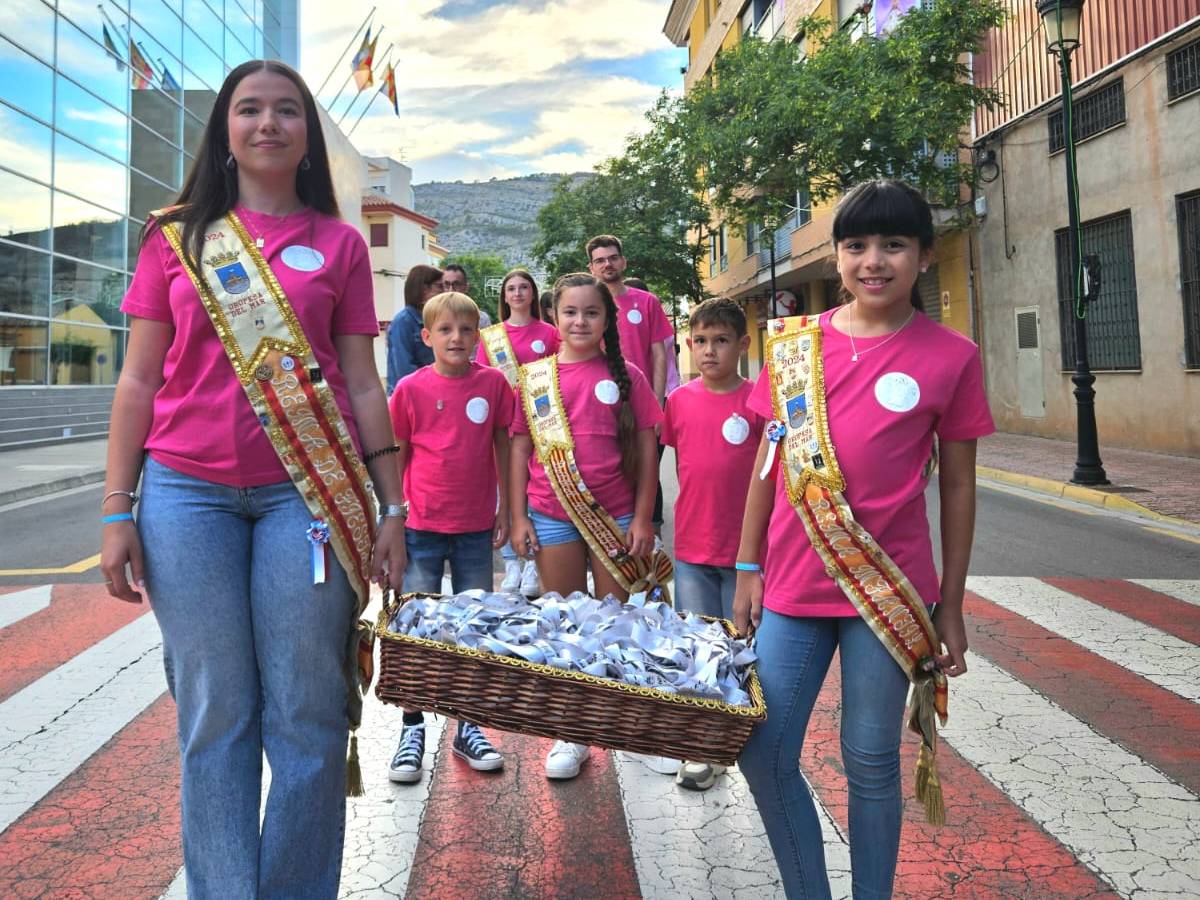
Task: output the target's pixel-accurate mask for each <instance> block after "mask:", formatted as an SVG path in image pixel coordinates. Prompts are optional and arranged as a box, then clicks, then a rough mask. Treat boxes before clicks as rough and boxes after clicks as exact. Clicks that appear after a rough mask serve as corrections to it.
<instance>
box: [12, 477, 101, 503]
mask: <svg viewBox="0 0 1200 900" xmlns="http://www.w3.org/2000/svg"><path fill="white" fill-rule="evenodd" d="M103 480H104V470H103V469H98V470H96V471H95V472H84V473H83V474H82V475H69V476H68V477H66V478H59V479H56V480H55V481H43V482H41V483H40V484H27V485H25V486H24V487H19V488H12V489H11V490H7V491H0V506H7V505H8V504H9V503H19V502H20V501H22V500H30V499H32V498H34V497H42V496H45V495H46V494H57V493H58V492H59V491H68V490H70V489H71V488H77V487H83V486H84V485H87V484H96V483H97V482H101V481H103Z"/></svg>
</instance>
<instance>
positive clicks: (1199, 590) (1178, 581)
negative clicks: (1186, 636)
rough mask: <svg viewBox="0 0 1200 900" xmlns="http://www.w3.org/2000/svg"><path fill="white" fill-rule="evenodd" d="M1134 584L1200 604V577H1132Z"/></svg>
mask: <svg viewBox="0 0 1200 900" xmlns="http://www.w3.org/2000/svg"><path fill="white" fill-rule="evenodd" d="M1129 580H1130V581H1132V582H1133V583H1134V584H1140V585H1141V586H1142V587H1147V588H1150V590H1152V591H1158V592H1159V593H1160V594H1167V595H1169V596H1171V597H1174V598H1175V599H1176V600H1182V601H1183V602H1184V603H1190V604H1192V605H1193V606H1200V579H1191V580H1184V579H1182V578H1130V579H1129Z"/></svg>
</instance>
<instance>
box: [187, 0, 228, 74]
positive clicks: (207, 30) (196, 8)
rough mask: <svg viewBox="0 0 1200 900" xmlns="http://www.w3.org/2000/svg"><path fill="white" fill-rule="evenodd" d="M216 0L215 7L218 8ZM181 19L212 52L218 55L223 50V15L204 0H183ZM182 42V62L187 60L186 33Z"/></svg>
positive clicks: (218, 4)
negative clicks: (213, 9) (214, 10)
mask: <svg viewBox="0 0 1200 900" xmlns="http://www.w3.org/2000/svg"><path fill="white" fill-rule="evenodd" d="M220 5H221V4H220V2H219V0H218V3H217V8H218V9H219V8H220ZM184 10H185V11H184V15H183V21H184V24H186V25H187V27H188V28H189V29H191V30H192V31H194V32H195V33H196V34H197V35H198V36H199V37H200V39H201V40H202V41H204V43H206V44H207V45H208V47H209V49H210V50H212V52H213V53H215V54H217V56H220V55H221V54H222V53H223V52H224V48H223V47H222V42H223V34H222V32H223V31H224V25H223V24H222V19H223V17H222V16H221V15H220V14H218V13H215V12H213V11H212V9H211V8H210V7H209V5H208V4H207V3H205V2H204V0H185V2H184ZM183 43H184V62H189V60H188V59H187V58H186V57H187V48H188V46H190V45H189V44H188V39H187V35H186V33H185V34H184V38H183Z"/></svg>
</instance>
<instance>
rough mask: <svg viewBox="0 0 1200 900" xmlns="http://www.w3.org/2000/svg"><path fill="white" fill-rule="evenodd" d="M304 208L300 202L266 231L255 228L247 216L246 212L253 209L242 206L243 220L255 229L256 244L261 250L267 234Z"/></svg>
mask: <svg viewBox="0 0 1200 900" xmlns="http://www.w3.org/2000/svg"><path fill="white" fill-rule="evenodd" d="M302 209H304V204H303V203H302V204H300V206H298V207H297V208H296V209H293V210H292V211H291V212H290V213H288V214H287V215H286V216H284V217H283V218H282V219H280V220H279V221H278V222H273V223H271V227H269V228H268V229H267V230H266V231H259V230H258V229H257V228H255V227H254V226H253V225H251V223H250V220H249V218H247V216H246V213H248V212H252V210H248V209H246V208H245V207H242V221H243V222H245V223H246V225H247V226H248V227H250V228H251V229H252V230H253V231H254V246H255V247H257V248H258V249H259V250H261V249H262V248H263V247H264V245H265V244H266V243H267V235H269V234H270V233H271V232H272V231H274V230H275V229H276V228H278V227H280V226H281V225H283V224H285V223H286V222H287V220H288V219H290V218H291V217H292V216H294V215H295V214H296V213H298V212H300V210H302ZM254 214H255V215H258V213H254ZM264 215H265V214H264Z"/></svg>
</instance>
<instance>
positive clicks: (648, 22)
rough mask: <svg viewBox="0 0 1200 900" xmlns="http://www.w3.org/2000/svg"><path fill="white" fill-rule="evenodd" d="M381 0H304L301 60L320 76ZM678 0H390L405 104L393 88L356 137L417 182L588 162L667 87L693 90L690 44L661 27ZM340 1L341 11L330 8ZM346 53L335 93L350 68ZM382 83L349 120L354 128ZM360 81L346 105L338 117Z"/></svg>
mask: <svg viewBox="0 0 1200 900" xmlns="http://www.w3.org/2000/svg"><path fill="white" fill-rule="evenodd" d="M372 5H373V4H372V3H370V2H367V0H339V2H338V3H337V4H333V3H320V4H318V3H304V4H301V38H300V40H301V46H300V62H301V69H302V72H303V74H304V76H305V78H306V80H307V81H308V82H309V84H310V85H312V86H313V87H314V88H316V87H318V86H319V85H320V84H321V81H322V80H323V79H324V78H325V76H326V73H328V72H329V70H330V68H331V67H332V66H333V65H334V62H335V60H336V59H337V55H338V53H340V52H341V51H342V50H344V49H345V47H346V45H347V43H348V42H349V40H350V37H351V35H352V34H353V33H354V29H355V28H356V27H357V26H358V25H359V24H360V23H361V22H362V20H363V18H364V17H365V16H366V14H367V12H368V11H369V10H370V9H371V6H372ZM668 8H669V3H668V2H667V0H606V2H604V3H597V2H594V0H400V2H392V3H380V4H379V9H378V10H377V12H376V14H375V19H374V25H375V28H376V29H378V28H379V27H380V26H382V28H383V31H382V34H381V36H380V39H379V44H378V46H377V50H376V54H377V55H376V60H377V61H379V60H380V59H381V58H382V57H383V53H384V51H385V49H386V48H387V46H388V45H390V44H393V43H394V44H395V46H394V48H393V49H392V57H391V61H392V62H393V63H394V64H395V66H396V86H397V90H398V93H399V101H400V114H399V116H398V117H397V116H396V115H395V114H394V113H393V112H392V109H391V106H390V104H389V103H388V101H387V98H386V97H384V96H380V97H379V99H378V100H376V101H375V103H374V105H373V106H372V107H371V109H370V112H369V113H368V114H367V116H366V118H364V119H363V120H362V122H361V123H360V124H359V125H358V126H357V128H356V129H355V131H354V133H353V135H352V140H353V142H354V144H355V146H356V147H357V148H358V149H359V150H360V151H361V152H363V153H366V154H368V155H381V156H393V157H396V158H398V159H402V160H403V161H404V162H406V163H407V164H408V165H410V166H412V168H413V180H414V181H415V182H416V183H423V182H427V181H455V180H462V181H479V180H487V179H488V178H492V177H495V178H507V177H511V176H515V175H526V174H530V173H533V172H576V171H587V170H590V169H591V168H592V166H594V165H595V164H596V163H597V162H599V161H601V160H602V159H604V158H605V157H608V156H613V155H615V154H618V153H619V152H620V151H621V148H622V146H623V144H624V138H625V136H626V135H627V134H629V133H630V132H633V131H640V130H642V129H643V128H644V127H645V119H644V117H643V114H644V112H645V110H646V109H648V108H649V107H650V106H651V105H652V104H653V102H654V100H655V98H656V97H657V96H658V94H659V92H660V91H661V90H662V89H663V88H667V89H669V90H672V91H677V90H679V89H680V87H681V84H682V76H681V75H680V73H679V68H680V66H682V65H685V64H686V62H687V51H686V49H680V48H676V47H674V46H672V45H671V42H670V41H669V40H667V38H666V37H665V36H664V35H663V33H662V26H663V22H664V21H665V20H666V17H667V11H668ZM331 9H336V10H337V15H336V20H335V17H334V16H333V15H331V13H330V10H331ZM349 72H350V68H349V62H348V57H347V61H344V62H343V63H341V64H339V66H338V69H337V71H336V74H335V75H334V77H333V78H331V79H330V82H329V86H328V87H327V88H326V89H325V90H324V91H323V92H322V93H321V94H320V99H321V100H322V102H324V103H325V104H326V105H327V106H328V105H329V103H330V101H331V100H332V99H333V97H334V94H335V92H336V91H337V89H338V87H340V86H341V84H342V82H343V81H344V80H345V78H346V76H347V75H348V74H349ZM376 89H377V88H368V89H367V90H366V91H364V92H363V94H362V95H361V97H360V98H359V99H358V100H357V102H356V103H355V105H354V106H353V107H350V108H349V113H348V114H347V115H346V117H345V119H344V120H343V121H342V127H343V130H348V129H349V128H350V127H351V126H352V125H353V123H354V121H355V120H356V119H357V118H358V117H359V115H360V113H361V112H362V110H363V109H365V108H366V101H367V100H368V99H370V96H371V92H372V91H374V90H376ZM353 91H354V85H353V83H351V84H350V85H349V86H348V87H347V89H346V91H345V92H344V93H343V94H342V96H341V98H340V99H339V100H337V102H336V103H335V104H334V105H333V108H332V113H333V116H334V118H335V119H337V118H339V117H340V116H341V115H342V113H343V110H345V109H347V106H348V99H349V98H350V96H351V94H352V93H353Z"/></svg>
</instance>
